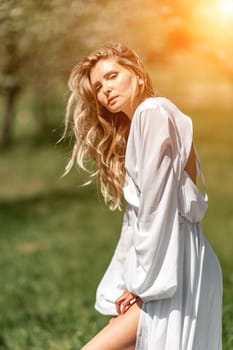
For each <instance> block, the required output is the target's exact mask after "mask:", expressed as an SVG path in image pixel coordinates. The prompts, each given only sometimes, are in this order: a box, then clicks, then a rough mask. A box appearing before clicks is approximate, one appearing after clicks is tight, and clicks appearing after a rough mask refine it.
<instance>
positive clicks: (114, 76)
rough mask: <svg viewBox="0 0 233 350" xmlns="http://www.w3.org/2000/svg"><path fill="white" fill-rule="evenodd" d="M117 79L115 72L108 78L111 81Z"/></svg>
mask: <svg viewBox="0 0 233 350" xmlns="http://www.w3.org/2000/svg"><path fill="white" fill-rule="evenodd" d="M116 77H117V73H116V72H113V73H111V74H109V76H108V78H109V79H114V78H116Z"/></svg>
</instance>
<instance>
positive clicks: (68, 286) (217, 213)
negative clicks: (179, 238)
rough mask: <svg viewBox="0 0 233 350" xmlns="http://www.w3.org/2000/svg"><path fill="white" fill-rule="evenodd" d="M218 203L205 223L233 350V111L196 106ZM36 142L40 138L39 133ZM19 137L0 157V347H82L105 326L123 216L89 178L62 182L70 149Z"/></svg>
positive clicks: (227, 343) (227, 345)
mask: <svg viewBox="0 0 233 350" xmlns="http://www.w3.org/2000/svg"><path fill="white" fill-rule="evenodd" d="M190 114H191V115H192V117H193V121H194V125H195V135H196V136H195V140H196V145H197V148H198V150H199V153H200V155H201V160H202V166H203V169H204V172H205V175H206V180H207V184H208V192H209V199H210V206H209V211H208V213H207V216H206V217H205V219H204V222H203V227H204V231H205V233H206V236H207V237H208V239H209V241H210V242H211V244H212V245H213V247H214V249H215V251H216V253H217V255H218V256H219V259H220V261H221V264H222V267H223V276H224V300H223V302H224V303H223V343H224V347H223V349H224V350H230V349H232V348H233V331H232V330H233V321H232V320H233V272H232V271H233V259H232V247H233V235H232V233H233V213H232V198H233V193H232V190H233V189H232V178H233V162H232V160H233V159H232V146H233V143H232V137H231V131H232V128H233V118H232V116H231V114H230V113H227V112H226V113H221V115H220V114H219V113H217V112H214V113H210V112H208V113H204V112H202V113H197V112H195V111H194V112H191V113H190ZM37 141H38V140H37ZM37 141H36V139H34V140H32V139H30V138H25V139H24V138H22V137H20V139H19V141H17V142H16V144H15V146H14V147H12V148H11V149H10V150H8V151H6V150H5V151H4V152H3V151H2V153H1V157H0V224H1V226H0V227H1V228H0V267H1V282H0V310H1V312H0V350H1V349H2V350H3V349H4V350H18V349H20V350H21V349H22V350H27V349H30V350H31V349H35V350H47V349H48V350H66V349H67V350H74V349H75V350H77V349H79V348H80V347H81V345H82V344H84V343H85V342H86V341H87V340H88V339H89V338H90V337H91V336H92V335H94V334H95V333H96V332H97V331H98V330H99V329H100V328H101V327H103V325H104V324H105V323H106V321H107V320H106V318H105V317H102V316H101V315H99V314H98V313H97V312H95V310H94V308H93V304H94V299H95V290H96V286H97V284H98V282H99V280H100V278H101V276H102V274H103V272H104V270H105V268H106V266H107V264H108V262H109V259H110V257H111V255H112V252H113V250H114V247H115V244H116V241H117V239H118V234H119V231H120V226H121V214H120V213H112V212H110V211H108V210H107V208H105V206H104V205H103V203H102V201H101V200H100V198H99V195H98V194H96V190H95V187H94V186H89V187H86V188H85V187H84V188H80V187H79V186H78V185H79V184H80V183H81V182H82V179H83V175H82V174H77V172H76V171H72V173H71V174H70V175H68V176H67V177H65V178H63V179H61V178H60V175H61V174H62V171H63V167H64V165H65V163H66V161H67V158H68V154H69V153H68V151H67V150H66V149H65V148H63V147H62V146H60V145H58V146H56V145H55V144H53V142H50V143H44V144H43V143H40V142H37Z"/></svg>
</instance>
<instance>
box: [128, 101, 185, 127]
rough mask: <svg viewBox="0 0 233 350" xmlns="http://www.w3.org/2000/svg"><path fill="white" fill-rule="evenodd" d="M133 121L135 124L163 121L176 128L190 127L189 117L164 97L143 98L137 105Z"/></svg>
mask: <svg viewBox="0 0 233 350" xmlns="http://www.w3.org/2000/svg"><path fill="white" fill-rule="evenodd" d="M133 121H134V123H135V124H137V125H139V124H140V125H144V124H147V123H149V124H151V123H153V124H154V123H155V124H158V123H159V124H160V123H165V124H170V125H173V126H174V127H176V128H178V129H180V128H181V129H184V128H185V129H186V128H188V129H190V128H192V120H191V118H190V117H189V116H187V115H186V114H184V113H183V112H182V111H181V110H180V109H179V108H178V107H177V106H176V105H175V104H174V103H173V102H172V101H171V100H169V99H168V98H165V97H150V98H147V99H146V100H144V101H143V102H142V103H141V104H140V105H139V106H138V107H137V109H136V111H135V113H134V116H133Z"/></svg>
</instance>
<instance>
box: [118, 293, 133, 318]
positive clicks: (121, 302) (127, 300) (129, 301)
mask: <svg viewBox="0 0 233 350" xmlns="http://www.w3.org/2000/svg"><path fill="white" fill-rule="evenodd" d="M136 301H137V296H135V295H134V294H132V293H130V292H129V291H124V293H123V294H122V295H121V296H120V297H119V298H118V299H117V300H116V302H115V304H116V310H117V313H118V314H119V315H121V314H124V313H125V312H126V311H127V310H128V309H129V308H130V307H131V306H132V305H133V304H134V303H135V302H136Z"/></svg>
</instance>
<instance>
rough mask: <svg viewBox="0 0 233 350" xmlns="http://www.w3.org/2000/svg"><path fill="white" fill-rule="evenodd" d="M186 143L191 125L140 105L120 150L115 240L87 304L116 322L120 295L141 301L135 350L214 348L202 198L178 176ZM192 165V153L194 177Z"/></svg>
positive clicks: (218, 300)
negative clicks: (122, 206)
mask: <svg viewBox="0 0 233 350" xmlns="http://www.w3.org/2000/svg"><path fill="white" fill-rule="evenodd" d="M192 142H193V128H192V121H191V119H190V118H189V117H188V116H186V115H184V114H183V113H182V112H181V111H180V110H179V109H178V108H177V107H176V106H175V105H174V104H173V103H172V102H171V101H169V100H168V99H166V98H162V97H156V98H148V99H146V100H145V101H143V102H142V103H141V104H140V105H139V106H138V108H137V110H136V111H135V113H134V116H133V118H132V122H131V127H130V133H129V138H128V142H127V150H126V160H125V166H126V172H127V175H126V182H125V186H124V197H125V200H126V203H127V206H126V210H125V213H124V220H123V226H122V232H121V236H120V239H119V242H118V245H117V247H116V250H115V253H114V255H113V258H112V260H111V263H110V265H109V267H108V269H107V271H106V272H105V274H104V276H103V278H102V280H101V282H100V284H99V286H98V289H97V296H96V304H95V307H96V309H97V310H98V311H99V312H100V313H102V314H105V315H117V313H116V308H115V300H116V299H117V298H118V297H119V296H120V295H121V294H122V292H123V291H124V290H125V289H128V290H129V291H130V292H132V293H134V294H136V295H138V296H139V297H140V298H141V299H142V300H143V305H142V311H141V314H140V321H139V325H138V332H137V343H136V350H221V348H222V345H221V320H222V310H221V307H222V274H221V268H220V265H219V262H218V259H217V257H216V255H215V253H214V252H213V250H212V248H211V247H210V245H209V243H208V241H207V240H206V238H205V237H204V235H203V232H202V228H201V224H200V221H201V219H202V218H203V216H204V214H205V211H206V208H207V195H206V194H203V193H202V192H201V191H200V190H199V189H198V187H197V186H196V185H195V184H194V182H193V181H192V180H191V178H190V177H189V175H188V174H187V173H186V172H185V170H184V168H185V165H186V162H187V160H188V157H189V154H190V150H191V146H192ZM199 164H200V163H199V158H198V154H197V152H196V165H197V172H198V174H199V175H202V174H201V170H200V166H199ZM202 180H204V179H203V175H202Z"/></svg>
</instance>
